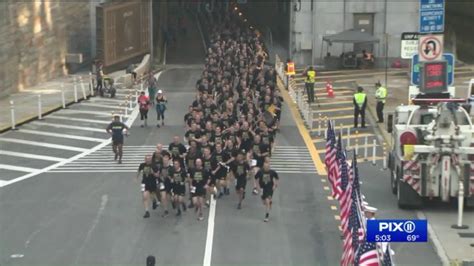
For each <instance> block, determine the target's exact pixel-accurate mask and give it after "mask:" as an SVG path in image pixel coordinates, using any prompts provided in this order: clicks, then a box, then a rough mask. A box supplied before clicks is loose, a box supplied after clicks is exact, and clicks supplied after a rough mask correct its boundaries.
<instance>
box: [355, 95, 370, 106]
mask: <svg viewBox="0 0 474 266" xmlns="http://www.w3.org/2000/svg"><path fill="white" fill-rule="evenodd" d="M366 96H367V95H366V94H365V93H363V92H358V93H356V94H354V99H355V102H356V104H357V106H359V108H362V105H364V102H365V97H366Z"/></svg>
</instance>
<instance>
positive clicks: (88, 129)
mask: <svg viewBox="0 0 474 266" xmlns="http://www.w3.org/2000/svg"><path fill="white" fill-rule="evenodd" d="M31 124H33V125H38V126H49V127H56V128H67V129H75V130H82V131H92V132H100V133H104V134H107V132H105V127H104V128H103V129H100V128H92V127H79V126H70V125H64V124H56V123H48V122H39V121H33V122H31Z"/></svg>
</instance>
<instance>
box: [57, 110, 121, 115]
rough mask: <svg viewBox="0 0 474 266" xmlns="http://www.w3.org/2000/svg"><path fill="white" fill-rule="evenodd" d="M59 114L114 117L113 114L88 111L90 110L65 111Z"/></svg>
mask: <svg viewBox="0 0 474 266" xmlns="http://www.w3.org/2000/svg"><path fill="white" fill-rule="evenodd" d="M59 113H65V114H90V115H98V116H108V117H112V112H110V113H109V112H101V111H88V110H76V109H63V110H61V111H59Z"/></svg>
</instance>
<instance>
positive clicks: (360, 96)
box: [353, 87, 367, 128]
mask: <svg viewBox="0 0 474 266" xmlns="http://www.w3.org/2000/svg"><path fill="white" fill-rule="evenodd" d="M353 102H354V127H357V124H358V120H359V119H358V118H359V115H360V118H361V125H362V128H365V108H366V107H367V95H366V94H365V93H364V88H362V87H358V88H357V93H355V94H354V99H353Z"/></svg>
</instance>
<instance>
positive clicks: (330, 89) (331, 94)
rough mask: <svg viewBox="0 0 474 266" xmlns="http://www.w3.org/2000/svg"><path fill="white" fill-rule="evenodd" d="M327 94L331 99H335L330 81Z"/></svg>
mask: <svg viewBox="0 0 474 266" xmlns="http://www.w3.org/2000/svg"><path fill="white" fill-rule="evenodd" d="M326 92H327V94H328V97H329V98H334V89H333V88H332V84H331V82H330V81H326Z"/></svg>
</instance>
